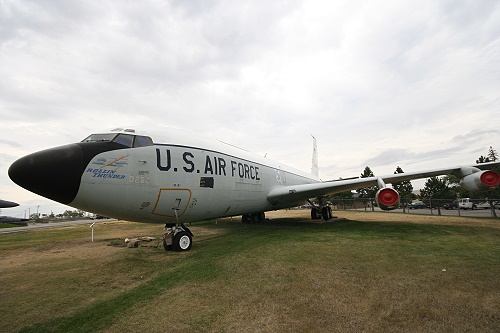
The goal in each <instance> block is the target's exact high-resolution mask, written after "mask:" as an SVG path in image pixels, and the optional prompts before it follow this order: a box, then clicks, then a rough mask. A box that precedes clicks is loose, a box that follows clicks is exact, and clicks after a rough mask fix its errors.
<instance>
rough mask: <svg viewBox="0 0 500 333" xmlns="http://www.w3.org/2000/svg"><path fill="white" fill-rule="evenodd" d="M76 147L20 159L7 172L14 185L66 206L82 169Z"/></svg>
mask: <svg viewBox="0 0 500 333" xmlns="http://www.w3.org/2000/svg"><path fill="white" fill-rule="evenodd" d="M84 167H85V166H84V165H83V153H82V149H81V147H80V145H78V144H70V145H66V146H61V147H56V148H51V149H47V150H43V151H39V152H36V153H33V154H30V155H27V156H24V157H21V158H20V159H18V160H17V161H15V162H14V163H12V165H11V166H10V168H9V177H10V179H12V181H13V182H15V183H16V184H17V185H19V186H21V187H24V188H25V189H27V190H28V191H31V192H34V193H36V194H39V195H41V196H44V197H46V198H49V199H51V200H54V201H57V202H60V203H63V204H68V203H70V202H71V201H73V199H74V198H75V197H76V194H77V193H78V189H79V188H80V181H81V177H82V173H83V169H84Z"/></svg>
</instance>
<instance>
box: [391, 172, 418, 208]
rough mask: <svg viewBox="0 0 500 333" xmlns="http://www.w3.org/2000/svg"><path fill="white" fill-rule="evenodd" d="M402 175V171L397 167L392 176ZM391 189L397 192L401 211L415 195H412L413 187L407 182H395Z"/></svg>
mask: <svg viewBox="0 0 500 333" xmlns="http://www.w3.org/2000/svg"><path fill="white" fill-rule="evenodd" d="M398 173H404V171H403V169H401V168H400V167H399V166H398V167H397V168H396V171H394V174H398ZM392 188H393V189H395V190H396V191H398V193H399V197H400V198H401V203H402V204H403V211H404V208H405V207H406V204H407V203H408V202H411V200H413V199H415V197H416V195H415V194H414V193H413V185H412V184H411V182H410V181H409V180H405V181H402V182H397V183H393V184H392Z"/></svg>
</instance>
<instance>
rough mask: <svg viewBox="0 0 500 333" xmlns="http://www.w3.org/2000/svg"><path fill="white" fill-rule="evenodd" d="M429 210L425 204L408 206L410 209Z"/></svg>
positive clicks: (416, 203)
mask: <svg viewBox="0 0 500 333" xmlns="http://www.w3.org/2000/svg"><path fill="white" fill-rule="evenodd" d="M422 208H427V206H426V205H425V204H424V203H423V202H412V203H411V204H409V205H408V209H422Z"/></svg>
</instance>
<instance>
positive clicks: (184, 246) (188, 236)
mask: <svg viewBox="0 0 500 333" xmlns="http://www.w3.org/2000/svg"><path fill="white" fill-rule="evenodd" d="M165 230H166V231H167V232H166V233H165V234H164V235H163V248H164V249H165V251H172V250H173V251H177V252H185V251H189V250H191V246H192V245H193V237H194V235H193V233H192V232H191V230H189V228H188V227H186V226H185V225H184V224H183V223H181V224H165Z"/></svg>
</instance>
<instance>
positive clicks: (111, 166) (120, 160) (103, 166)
mask: <svg viewBox="0 0 500 333" xmlns="http://www.w3.org/2000/svg"><path fill="white" fill-rule="evenodd" d="M128 156H129V155H124V156H120V157H117V158H113V159H111V161H109V162H108V160H107V159H106V158H104V157H99V158H97V159H96V160H95V161H94V162H92V164H93V165H100V167H99V168H87V170H86V171H85V172H87V173H93V174H94V176H93V177H94V178H108V179H125V175H123V174H119V173H117V170H118V169H120V168H121V167H124V166H127V165H128V159H127V157H128Z"/></svg>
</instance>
